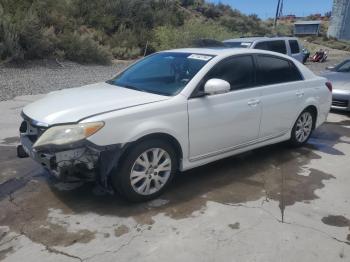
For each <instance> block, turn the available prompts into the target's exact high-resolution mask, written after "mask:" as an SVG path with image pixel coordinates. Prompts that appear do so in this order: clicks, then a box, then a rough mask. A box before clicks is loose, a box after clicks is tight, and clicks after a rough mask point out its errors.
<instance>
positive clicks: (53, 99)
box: [23, 83, 169, 126]
mask: <svg viewBox="0 0 350 262" xmlns="http://www.w3.org/2000/svg"><path fill="white" fill-rule="evenodd" d="M166 99H169V97H168V96H162V95H156V94H151V93H147V92H141V91H136V90H132V89H128V88H122V87H119V86H115V85H110V84H107V83H97V84H92V85H87V86H83V87H78V88H71V89H65V90H60V91H54V92H51V93H49V94H47V95H46V96H45V97H43V98H42V99H39V100H37V101H36V102H34V103H31V104H29V105H27V106H26V107H24V109H23V113H24V114H25V115H26V116H27V117H29V118H31V119H33V120H35V121H38V122H41V123H43V124H46V125H49V126H50V125H53V124H60V123H69V122H70V123H72V122H78V121H79V120H81V119H83V118H86V117H89V116H92V115H96V114H101V113H105V112H110V111H114V110H120V109H125V108H128V107H133V106H138V105H143V104H148V103H153V102H157V101H162V100H166Z"/></svg>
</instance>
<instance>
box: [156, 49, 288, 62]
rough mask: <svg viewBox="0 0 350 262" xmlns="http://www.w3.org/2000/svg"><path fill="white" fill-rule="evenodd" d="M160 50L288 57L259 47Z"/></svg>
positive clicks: (221, 54) (220, 54) (204, 53)
mask: <svg viewBox="0 0 350 262" xmlns="http://www.w3.org/2000/svg"><path fill="white" fill-rule="evenodd" d="M162 52H175V53H191V54H202V55H212V56H231V55H239V54H269V55H274V56H280V57H284V58H288V59H290V57H289V56H287V55H284V54H280V53H276V52H271V51H267V50H261V49H250V48H225V47H220V48H181V49H172V50H166V51H162Z"/></svg>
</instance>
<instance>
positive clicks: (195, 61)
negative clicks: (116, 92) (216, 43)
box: [107, 52, 213, 96]
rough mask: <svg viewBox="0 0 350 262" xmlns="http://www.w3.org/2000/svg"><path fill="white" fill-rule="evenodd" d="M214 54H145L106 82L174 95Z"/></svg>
mask: <svg viewBox="0 0 350 262" xmlns="http://www.w3.org/2000/svg"><path fill="white" fill-rule="evenodd" d="M212 58H213V56H211V55H202V54H191V53H176V52H164V53H157V54H154V55H151V56H148V57H146V58H144V59H142V60H141V61H139V62H137V63H136V64H134V65H132V66H131V67H129V68H128V69H126V70H125V71H124V72H122V73H121V74H119V75H118V76H116V77H115V78H114V79H112V80H109V81H107V83H109V84H112V85H116V86H119V87H122V88H130V89H135V90H139V91H144V92H149V93H155V94H159V95H167V96H173V95H176V94H178V93H179V92H181V90H182V89H183V88H184V87H185V86H186V84H187V83H188V82H189V81H190V80H191V79H192V78H193V77H194V76H195V75H196V74H197V73H198V72H199V70H201V69H202V67H203V66H204V65H205V64H207V63H208V62H209V61H210V60H211V59H212Z"/></svg>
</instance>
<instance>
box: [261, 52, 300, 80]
mask: <svg viewBox="0 0 350 262" xmlns="http://www.w3.org/2000/svg"><path fill="white" fill-rule="evenodd" d="M257 60H258V65H259V66H258V71H257V81H258V83H259V84H260V85H272V84H278V83H284V82H292V81H299V80H302V76H301V74H300V72H299V70H298V69H297V68H296V66H295V65H294V64H293V63H292V62H290V61H288V60H286V59H281V58H278V57H273V56H265V55H259V56H258V57H257Z"/></svg>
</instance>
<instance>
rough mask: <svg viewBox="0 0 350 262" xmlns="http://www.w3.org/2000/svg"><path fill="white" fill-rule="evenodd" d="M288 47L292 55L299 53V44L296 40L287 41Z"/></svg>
mask: <svg viewBox="0 0 350 262" xmlns="http://www.w3.org/2000/svg"><path fill="white" fill-rule="evenodd" d="M289 46H290V51H291V52H292V54H298V53H299V52H300V48H299V43H298V41H297V40H289Z"/></svg>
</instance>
